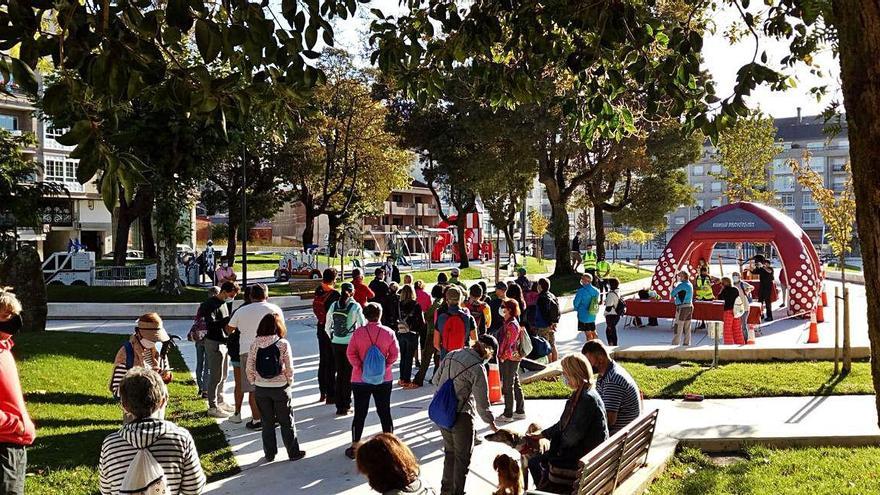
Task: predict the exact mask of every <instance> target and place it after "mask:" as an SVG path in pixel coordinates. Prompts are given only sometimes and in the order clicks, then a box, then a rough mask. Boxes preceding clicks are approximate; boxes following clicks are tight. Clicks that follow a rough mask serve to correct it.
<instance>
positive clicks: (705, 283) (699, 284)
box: [694, 276, 715, 299]
mask: <svg viewBox="0 0 880 495" xmlns="http://www.w3.org/2000/svg"><path fill="white" fill-rule="evenodd" d="M694 296H696V298H697V299H715V293H713V292H712V279H711V278H710V277H708V276H707V277H706V278H705V279H703V278H702V277H700V276H697V280H696V281H695V282H694Z"/></svg>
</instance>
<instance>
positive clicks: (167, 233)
mask: <svg viewBox="0 0 880 495" xmlns="http://www.w3.org/2000/svg"><path fill="white" fill-rule="evenodd" d="M172 187H173V186H172ZM156 200H157V201H156V230H157V234H158V242H157V248H158V252H157V253H156V254H157V255H158V257H157V261H158V264H157V272H158V273H157V280H156V290H157V291H158V292H159V293H161V294H166V295H178V294H180V293H181V285H180V275H179V274H178V272H177V229H178V226H179V225H178V224H179V223H180V210H179V209H178V207H177V206H178V205H177V204H176V202H175V201H173V200H165V199H164V198H163V195H162V192H161V190H157V191H156Z"/></svg>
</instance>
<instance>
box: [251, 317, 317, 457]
mask: <svg viewBox="0 0 880 495" xmlns="http://www.w3.org/2000/svg"><path fill="white" fill-rule="evenodd" d="M286 336H287V327H286V326H285V325H284V317H283V316H281V315H280V314H277V313H267V314H266V315H264V316H263V318H262V319H261V320H260V324H259V325H258V326H257V335H256V337H254V340H253V343H252V344H251V346H250V348H249V350H248V354H247V364H246V370H247V377H248V381H249V382H250V383H253V384H254V395H255V397H256V400H257V408H259V410H260V416H261V417H262V430H263V455H265V457H266V462H272V461H273V460H275V454H277V453H278V445H277V443H276V439H275V424H276V423H277V424H278V426H280V427H281V440H282V441H283V442H284V448H285V449H286V450H287V458H288V459H290V460H291V461H298V460H300V459H302V458H303V457H305V456H306V453H305V452H304V451H302V450H300V448H299V441H298V440H297V438H296V427H295V426H294V419H293V408H292V407H290V387H291V386H292V385H293V358H292V357H291V351H290V342H288V341H287V339H286V338H285V337H286Z"/></svg>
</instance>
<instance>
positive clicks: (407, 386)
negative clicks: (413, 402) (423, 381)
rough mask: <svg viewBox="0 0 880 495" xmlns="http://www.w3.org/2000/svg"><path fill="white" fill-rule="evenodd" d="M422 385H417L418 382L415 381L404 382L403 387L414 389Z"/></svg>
mask: <svg viewBox="0 0 880 495" xmlns="http://www.w3.org/2000/svg"><path fill="white" fill-rule="evenodd" d="M420 386H421V385H417V384H416V383H413V382H406V383H404V384H403V388H404V389H406V390H412V389H414V388H419V387H420Z"/></svg>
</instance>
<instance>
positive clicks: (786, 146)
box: [782, 141, 791, 150]
mask: <svg viewBox="0 0 880 495" xmlns="http://www.w3.org/2000/svg"><path fill="white" fill-rule="evenodd" d="M782 149H783V150H790V149H791V141H783V143H782Z"/></svg>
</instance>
